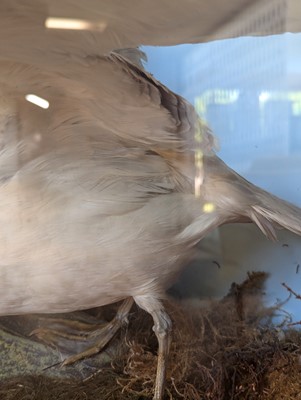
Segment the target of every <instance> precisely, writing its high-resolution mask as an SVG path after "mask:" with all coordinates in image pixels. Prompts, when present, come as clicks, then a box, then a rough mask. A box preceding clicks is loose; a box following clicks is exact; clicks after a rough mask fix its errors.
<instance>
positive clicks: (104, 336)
mask: <svg viewBox="0 0 301 400" xmlns="http://www.w3.org/2000/svg"><path fill="white" fill-rule="evenodd" d="M133 303H134V300H133V299H132V298H128V299H126V300H124V302H123V303H122V304H121V306H120V307H119V309H118V311H117V314H116V316H115V317H114V318H113V320H112V321H110V322H108V323H105V324H102V325H97V328H96V329H95V326H94V329H93V325H91V324H84V323H78V322H77V321H64V320H55V321H54V322H55V323H56V324H57V325H58V326H60V327H61V329H62V330H59V329H55V330H51V328H39V329H36V330H35V331H33V332H32V334H35V335H37V336H38V338H39V339H41V340H43V341H45V342H47V343H48V344H55V345H57V346H58V347H60V342H62V347H64V346H65V347H68V348H71V347H77V344H76V342H81V345H82V344H86V348H84V350H82V351H80V352H79V353H77V354H75V355H72V356H70V357H68V358H66V359H65V360H64V362H63V364H62V365H69V364H73V363H74V362H76V361H79V360H81V359H83V358H87V357H91V356H92V355H95V354H97V353H99V352H100V351H101V350H102V349H103V348H104V347H105V346H106V345H107V344H108V343H109V341H110V340H111V339H112V338H113V337H114V335H115V334H116V333H117V331H118V330H119V329H120V328H121V327H122V325H123V324H124V323H127V316H128V313H129V312H130V309H131V307H132V305H133ZM77 328H78V332H76V330H77ZM68 330H69V332H70V331H71V332H72V333H71V334H70V333H68ZM66 331H67V332H66ZM68 341H71V343H70V344H69V345H67V343H66V342H68ZM87 343H88V347H87Z"/></svg>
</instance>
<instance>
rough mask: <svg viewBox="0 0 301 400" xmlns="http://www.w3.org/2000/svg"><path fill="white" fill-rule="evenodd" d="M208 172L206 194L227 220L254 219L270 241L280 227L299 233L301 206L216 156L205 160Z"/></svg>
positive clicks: (274, 237) (245, 220)
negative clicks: (251, 180)
mask: <svg viewBox="0 0 301 400" xmlns="http://www.w3.org/2000/svg"><path fill="white" fill-rule="evenodd" d="M210 164H211V165H210ZM207 172H208V174H207V176H208V179H207V182H206V183H207V184H206V185H205V186H206V194H207V196H208V198H209V199H210V200H211V199H212V200H211V201H212V202H214V203H215V204H216V206H217V207H218V209H220V212H221V213H226V214H227V217H226V221H227V222H231V221H233V222H254V223H255V224H256V225H257V226H258V227H259V229H260V230H261V231H262V232H263V233H264V234H265V235H266V236H267V237H268V238H269V239H271V240H277V235H276V229H279V228H285V229H287V230H289V231H291V232H294V233H296V234H297V235H300V236H301V208H299V207H297V206H294V205H293V204H291V203H289V202H287V201H285V200H282V199H279V198H278V197H277V196H274V195H272V194H271V193H268V192H267V191H265V190H263V189H260V188H259V187H257V186H255V185H253V184H252V183H250V182H248V181H247V180H245V179H244V178H242V177H241V176H240V175H238V174H237V173H236V172H234V171H233V170H231V169H230V168H228V167H227V166H226V165H225V164H224V163H223V162H222V161H221V160H220V159H218V158H217V157H214V160H212V159H211V160H210V161H209V163H207ZM210 200H209V201H210Z"/></svg>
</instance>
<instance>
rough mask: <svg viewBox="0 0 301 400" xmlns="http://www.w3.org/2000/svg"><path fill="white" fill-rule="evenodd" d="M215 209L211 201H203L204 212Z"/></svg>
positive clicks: (210, 211)
mask: <svg viewBox="0 0 301 400" xmlns="http://www.w3.org/2000/svg"><path fill="white" fill-rule="evenodd" d="M214 210H215V205H214V204H213V203H205V204H204V205H203V211H204V212H205V213H212V212H213V211H214Z"/></svg>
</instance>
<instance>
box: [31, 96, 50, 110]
mask: <svg viewBox="0 0 301 400" xmlns="http://www.w3.org/2000/svg"><path fill="white" fill-rule="evenodd" d="M25 99H26V100H27V101H29V102H30V103H32V104H35V105H36V106H38V107H41V108H44V109H47V108H49V101H47V100H45V99H42V97H39V96H36V95H35V94H27V95H26V96H25Z"/></svg>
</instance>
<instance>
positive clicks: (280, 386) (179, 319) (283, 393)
mask: <svg viewBox="0 0 301 400" xmlns="http://www.w3.org/2000/svg"><path fill="white" fill-rule="evenodd" d="M265 279H266V275H265V274H264V273H253V274H249V276H248V279H247V280H246V281H245V282H243V283H242V284H241V285H237V284H233V285H232V287H231V290H230V292H229V294H228V296H226V297H225V298H224V299H223V300H221V301H219V302H212V303H210V304H209V305H207V307H206V308H200V307H191V306H190V307H188V308H187V307H186V308H184V307H183V306H181V307H180V306H179V305H175V304H172V305H170V304H169V305H167V309H168V311H169V314H170V316H171V318H172V320H173V327H174V329H173V341H172V345H171V349H170V359H169V364H168V373H167V377H166V388H165V397H166V399H185V400H188V399H189V400H197V399H208V400H209V399H210V400H211V399H212V400H232V399H233V400H234V399H235V400H236V399H244V400H245V399H249V400H251V399H254V400H255V399H256V400H270V399H273V400H278V399H285V400H289V399H294V400H295V399H298V398H301V380H300V377H301V365H300V345H301V334H300V333H299V332H298V331H297V330H293V329H284V328H279V327H278V328H277V327H275V326H273V324H272V319H273V316H274V315H275V313H276V312H278V310H277V307H276V308H273V309H271V308H265V307H264V306H263V302H262V289H263V284H264V281H265ZM151 327H152V321H151V318H150V317H149V316H148V315H146V314H145V313H144V312H143V311H141V310H138V309H136V310H134V312H133V313H132V315H131V318H130V324H129V326H128V328H127V329H124V330H123V331H122V332H121V334H120V339H119V341H118V343H119V347H120V348H119V351H118V352H117V354H118V355H117V356H116V357H115V358H114V360H112V364H111V366H110V367H108V368H107V369H102V370H101V371H99V372H98V373H96V374H95V375H94V376H92V377H90V378H89V379H86V380H85V381H83V382H78V381H70V380H68V381H65V380H54V379H50V378H46V377H42V376H36V377H34V376H31V377H22V378H18V379H16V378H14V379H12V380H7V381H5V382H2V383H1V388H0V399H1V400H21V399H22V400H33V399H35V400H40V399H41V400H42V399H43V400H48V399H49V400H50V399H53V400H67V399H68V400H70V399H72V400H94V399H95V400H96V399H98V400H100V399H101V400H105V399H116V400H117V399H118V400H119V399H133V400H135V399H137V400H138V399H151V398H152V394H153V384H154V379H155V373H156V366H157V357H156V352H157V340H156V337H155V335H154V334H153V332H152V330H151Z"/></svg>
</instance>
